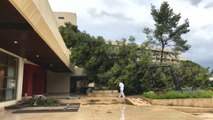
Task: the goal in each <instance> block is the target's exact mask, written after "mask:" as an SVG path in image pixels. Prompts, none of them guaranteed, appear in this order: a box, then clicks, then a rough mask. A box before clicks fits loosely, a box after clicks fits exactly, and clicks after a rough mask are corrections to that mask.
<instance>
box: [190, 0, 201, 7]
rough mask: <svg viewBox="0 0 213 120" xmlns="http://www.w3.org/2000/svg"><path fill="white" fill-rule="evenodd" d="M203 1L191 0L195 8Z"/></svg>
mask: <svg viewBox="0 0 213 120" xmlns="http://www.w3.org/2000/svg"><path fill="white" fill-rule="evenodd" d="M201 1H202V0H190V2H191V4H192V5H194V6H197V5H199V4H200V2H201Z"/></svg>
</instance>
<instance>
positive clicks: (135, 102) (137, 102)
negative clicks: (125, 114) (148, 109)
mask: <svg viewBox="0 0 213 120" xmlns="http://www.w3.org/2000/svg"><path fill="white" fill-rule="evenodd" d="M127 102H128V103H129V104H132V105H136V106H151V104H150V103H149V102H147V101H146V100H144V99H141V98H127Z"/></svg>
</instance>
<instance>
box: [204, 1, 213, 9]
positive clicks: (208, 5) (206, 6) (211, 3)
mask: <svg viewBox="0 0 213 120" xmlns="http://www.w3.org/2000/svg"><path fill="white" fill-rule="evenodd" d="M212 7H213V2H210V3H208V4H207V5H205V8H212Z"/></svg>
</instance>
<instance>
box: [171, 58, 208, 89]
mask: <svg viewBox="0 0 213 120" xmlns="http://www.w3.org/2000/svg"><path fill="white" fill-rule="evenodd" d="M174 69H175V72H176V74H177V77H178V79H179V80H180V82H181V86H182V87H192V88H193V89H197V88H206V87H208V86H209V77H210V76H211V73H210V72H209V70H208V69H207V68H203V67H202V66H200V65H199V64H197V63H194V62H192V61H183V62H180V63H179V64H177V65H175V67H174Z"/></svg>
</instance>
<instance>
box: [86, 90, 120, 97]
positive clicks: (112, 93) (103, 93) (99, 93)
mask: <svg viewBox="0 0 213 120" xmlns="http://www.w3.org/2000/svg"><path fill="white" fill-rule="evenodd" d="M88 96H89V97H117V96H118V90H92V92H91V93H88Z"/></svg>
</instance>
